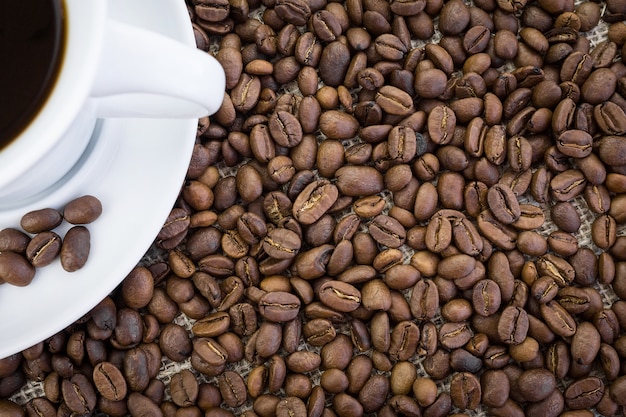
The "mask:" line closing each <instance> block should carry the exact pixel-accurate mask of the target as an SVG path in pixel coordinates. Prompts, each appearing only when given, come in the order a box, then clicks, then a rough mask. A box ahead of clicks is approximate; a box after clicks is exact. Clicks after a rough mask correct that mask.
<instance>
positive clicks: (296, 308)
mask: <svg viewBox="0 0 626 417" xmlns="http://www.w3.org/2000/svg"><path fill="white" fill-rule="evenodd" d="M299 312H300V299H299V298H298V297H296V296H295V295H293V294H291V293H288V292H282V291H270V292H268V293H267V294H265V295H264V296H263V297H261V299H260V300H259V313H260V314H261V316H262V317H263V318H264V319H266V320H270V321H275V322H286V321H289V320H292V319H294V318H295V317H296V316H297V315H298V313H299Z"/></svg>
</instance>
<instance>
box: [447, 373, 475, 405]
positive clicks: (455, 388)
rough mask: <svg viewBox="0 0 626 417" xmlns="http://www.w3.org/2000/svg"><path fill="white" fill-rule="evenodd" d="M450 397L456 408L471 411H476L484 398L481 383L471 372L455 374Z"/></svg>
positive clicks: (451, 383) (451, 382)
mask: <svg viewBox="0 0 626 417" xmlns="http://www.w3.org/2000/svg"><path fill="white" fill-rule="evenodd" d="M450 396H451V397H452V402H453V403H454V405H455V406H456V407H458V408H460V409H469V410H473V409H476V408H478V405H479V404H480V400H481V397H482V390H481V386H480V381H479V380H478V378H477V377H476V376H475V375H474V374H472V373H469V372H460V373H457V374H454V376H453V377H452V380H451V381H450Z"/></svg>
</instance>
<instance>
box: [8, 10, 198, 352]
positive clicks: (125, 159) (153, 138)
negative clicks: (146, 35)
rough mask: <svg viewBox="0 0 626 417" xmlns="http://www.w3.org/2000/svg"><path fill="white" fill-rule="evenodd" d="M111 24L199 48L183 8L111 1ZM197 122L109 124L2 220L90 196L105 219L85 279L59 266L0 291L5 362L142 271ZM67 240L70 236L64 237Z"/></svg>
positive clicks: (95, 227) (14, 221) (96, 231)
mask: <svg viewBox="0 0 626 417" xmlns="http://www.w3.org/2000/svg"><path fill="white" fill-rule="evenodd" d="M110 14H111V16H113V17H114V18H116V19H118V20H121V21H124V22H127V23H131V24H135V25H138V26H142V27H145V28H147V29H150V30H153V31H155V32H159V33H161V34H163V35H166V36H169V37H172V38H174V39H177V40H179V41H181V42H184V43H186V44H188V45H192V46H194V47H195V40H194V36H193V31H192V29H191V24H190V21H189V15H188V12H187V8H186V6H185V2H184V1H183V0H132V1H129V0H110ZM196 126H197V120H196V119H193V120H189V119H183V120H180V119H177V120H169V119H167V120H163V119H157V120H155V119H117V120H112V119H107V120H103V121H100V122H99V125H98V127H97V129H96V131H95V133H94V137H93V138H92V142H91V143H90V148H89V150H88V152H87V153H86V154H85V155H84V157H83V159H82V160H81V161H80V162H79V164H78V165H77V166H76V167H75V169H74V174H75V175H73V176H71V178H66V179H65V180H62V182H61V183H60V184H58V185H57V186H56V188H55V189H54V191H53V192H49V193H47V194H46V195H45V196H43V197H42V198H41V199H40V200H39V201H37V202H35V203H32V204H28V205H26V206H23V207H20V208H19V209H15V210H12V211H6V212H2V213H0V228H5V227H16V226H19V219H20V217H21V215H22V214H24V213H25V212H27V211H29V210H34V209H40V208H44V207H54V208H62V207H63V205H64V204H65V203H66V202H68V201H69V200H71V199H73V198H75V197H78V196H80V195H84V194H91V195H94V196H96V197H98V198H99V199H100V201H102V206H103V212H102V216H101V217H100V218H99V219H98V220H96V221H95V222H94V223H92V224H90V225H88V229H89V231H90V232H91V253H90V256H89V260H88V261H87V264H86V265H85V266H84V267H83V268H82V269H80V270H78V271H76V272H73V273H68V272H65V271H64V270H63V269H62V268H61V265H60V262H59V261H58V260H57V261H55V262H54V263H53V264H52V265H49V266H47V267H44V268H40V269H38V270H37V273H36V275H35V278H34V280H33V282H32V283H31V284H30V285H29V286H27V287H23V288H18V287H14V286H10V285H7V284H4V285H0V358H4V357H6V356H9V355H11V354H13V353H16V352H19V351H21V350H23V349H25V348H28V347H30V346H32V345H34V344H36V343H37V342H39V341H41V340H44V339H45V338H47V337H50V336H52V335H54V334H55V333H57V332H59V331H60V330H62V329H64V328H65V327H67V326H68V325H70V324H71V323H73V322H74V321H76V320H77V319H79V318H80V317H81V316H83V315H84V314H85V313H87V312H88V311H89V310H90V309H91V308H92V307H93V306H95V305H96V304H98V303H99V302H100V301H101V300H102V299H103V298H104V297H106V296H107V295H108V294H109V293H110V292H111V291H112V290H113V289H114V288H115V287H116V286H117V285H118V284H119V283H120V282H121V280H122V279H123V278H124V277H125V276H126V275H127V274H128V272H129V271H130V270H131V269H132V268H133V267H134V266H135V265H136V264H137V262H138V261H139V260H140V259H141V257H142V256H143V255H144V254H145V252H146V250H147V249H148V248H149V247H150V245H151V244H152V242H153V240H154V238H155V237H156V235H157V233H158V232H159V230H160V228H161V226H162V225H163V222H164V221H165V219H166V218H167V215H168V214H169V212H170V210H171V208H172V206H173V204H174V202H175V200H176V197H177V195H178V193H179V191H180V187H181V185H182V183H183V181H184V177H185V173H186V172H187V167H188V165H189V160H190V157H191V152H192V150H193V145H194V139H195V133H196ZM59 230H60V231H61V234H64V233H65V231H66V230H67V227H65V228H60V229H59Z"/></svg>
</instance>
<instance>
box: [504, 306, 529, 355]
mask: <svg viewBox="0 0 626 417" xmlns="http://www.w3.org/2000/svg"><path fill="white" fill-rule="evenodd" d="M527 333H528V315H527V313H526V310H524V309H522V308H520V307H513V306H509V307H506V308H505V309H504V310H503V311H502V315H501V316H500V320H499V321H498V335H499V336H500V340H501V341H502V342H503V343H506V344H513V345H517V344H520V343H522V341H523V340H524V339H525V338H526V335H527Z"/></svg>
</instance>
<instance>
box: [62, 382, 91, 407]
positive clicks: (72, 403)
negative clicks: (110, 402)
mask: <svg viewBox="0 0 626 417" xmlns="http://www.w3.org/2000/svg"><path fill="white" fill-rule="evenodd" d="M61 389H62V392H63V400H64V401H65V404H67V406H68V407H69V408H70V410H71V411H73V412H75V413H78V414H86V413H91V412H92V411H93V410H94V408H95V407H96V400H97V398H96V393H95V392H94V389H93V386H92V385H91V383H90V382H89V380H88V379H87V377H85V376H84V375H82V374H76V375H74V376H73V377H72V378H71V379H65V380H64V381H63V383H62V385H61Z"/></svg>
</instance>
